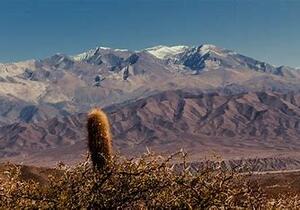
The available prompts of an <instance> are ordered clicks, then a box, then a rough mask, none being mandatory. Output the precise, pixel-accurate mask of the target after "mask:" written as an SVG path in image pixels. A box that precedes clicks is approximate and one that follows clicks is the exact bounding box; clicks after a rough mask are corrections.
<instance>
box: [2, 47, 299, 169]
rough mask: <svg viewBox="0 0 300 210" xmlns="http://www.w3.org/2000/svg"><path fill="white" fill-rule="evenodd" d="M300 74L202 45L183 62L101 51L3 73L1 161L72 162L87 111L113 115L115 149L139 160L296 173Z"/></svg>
mask: <svg viewBox="0 0 300 210" xmlns="http://www.w3.org/2000/svg"><path fill="white" fill-rule="evenodd" d="M299 78H300V73H299V71H298V70H296V69H293V68H290V67H285V66H281V67H274V66H272V65H269V64H266V63H264V62H260V61H257V60H254V59H252V58H249V57H246V56H243V55H240V54H237V53H235V52H233V51H230V50H226V49H221V48H217V47H215V46H212V45H202V46H199V47H195V48H185V49H184V50H183V51H180V52H178V53H177V54H172V55H164V56H162V55H161V54H157V52H156V51H155V50H154V52H153V49H152V50H148V51H147V50H145V51H141V52H130V51H120V50H113V49H104V48H97V49H95V50H91V51H89V52H86V53H83V54H81V55H78V56H75V57H70V56H65V55H61V54H57V55H55V56H53V57H50V58H47V59H44V60H34V61H26V62H20V63H14V64H1V65H0V79H1V80H0V89H1V90H0V108H1V109H0V158H1V161H8V160H9V161H13V162H18V163H20V162H23V163H24V164H31V165H39V166H54V165H55V164H56V163H57V162H58V161H64V162H66V163H70V164H73V163H75V162H78V161H80V160H82V159H83V157H84V154H85V151H86V131H85V124H86V113H87V111H88V110H89V109H90V108H92V107H101V108H104V110H105V111H106V112H107V113H108V114H109V118H110V121H111V125H112V132H113V136H114V148H115V151H116V152H120V153H121V154H123V155H127V156H135V155H138V154H140V153H142V152H144V151H146V148H147V147H148V148H150V149H151V150H154V151H156V152H158V153H163V154H166V153H172V152H175V151H177V150H179V149H181V148H183V149H184V150H186V151H187V152H188V153H189V154H190V160H191V161H193V162H197V161H200V162H201V161H202V160H205V159H209V158H210V157H211V156H213V155H214V154H217V155H220V156H222V158H223V159H224V160H225V161H226V164H228V166H230V167H231V166H234V165H236V164H240V163H251V164H252V163H255V165H256V169H255V170H258V171H260V170H282V169H299V168H300V152H299V151H300V142H299V140H300V91H299V90H300V84H299V82H298V81H299Z"/></svg>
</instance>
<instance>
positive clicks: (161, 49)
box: [145, 45, 189, 59]
mask: <svg viewBox="0 0 300 210" xmlns="http://www.w3.org/2000/svg"><path fill="white" fill-rule="evenodd" d="M187 49H189V47H188V46H185V45H178V46H171V47H169V46H164V45H159V46H155V47H151V48H147V49H145V51H146V52H148V53H150V54H152V55H153V56H155V57H157V58H159V59H166V58H169V57H171V56H174V55H178V54H180V53H183V52H184V51H185V50H187Z"/></svg>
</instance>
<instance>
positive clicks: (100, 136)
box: [87, 108, 112, 170]
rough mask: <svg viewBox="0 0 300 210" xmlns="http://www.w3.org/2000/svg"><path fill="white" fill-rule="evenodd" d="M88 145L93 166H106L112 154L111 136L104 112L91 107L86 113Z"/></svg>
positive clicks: (100, 167)
mask: <svg viewBox="0 0 300 210" xmlns="http://www.w3.org/2000/svg"><path fill="white" fill-rule="evenodd" d="M87 130H88V147H89V151H90V154H91V159H92V163H93V166H94V167H95V168H96V169H98V170H99V169H102V168H104V167H105V166H107V163H108V162H109V161H110V159H111V155H112V138H111V133H110V125H109V121H108V118H107V116H106V114H105V113H104V112H103V111H102V110H100V109H97V108H95V109H92V110H91V111H90V113H89V114H88V121H87Z"/></svg>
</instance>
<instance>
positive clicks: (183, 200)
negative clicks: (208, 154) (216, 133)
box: [0, 152, 300, 209]
mask: <svg viewBox="0 0 300 210" xmlns="http://www.w3.org/2000/svg"><path fill="white" fill-rule="evenodd" d="M174 162H176V163H177V164H173V163H174ZM57 170H58V171H59V173H57V174H59V175H57V174H56V175H49V177H48V183H47V184H46V185H42V184H40V183H38V182H37V181H33V180H24V179H22V178H21V171H20V167H18V166H15V165H11V166H10V168H9V170H7V171H5V174H4V175H5V178H3V179H2V180H1V184H0V209H278V208H283V207H285V208H288V209H293V208H295V209H296V208H297V207H298V208H299V207H300V204H299V200H298V198H296V197H294V198H290V197H288V198H282V200H279V201H278V200H277V201H275V200H270V201H269V200H267V199H266V197H265V196H264V194H263V192H262V191H261V189H260V188H259V187H258V185H256V184H255V183H250V182H249V181H247V180H248V179H246V178H245V174H240V173H238V172H236V171H234V170H232V171H228V170H224V169H223V168H222V167H221V166H220V165H218V164H214V165H213V166H212V165H210V164H206V166H205V167H201V169H197V168H195V167H192V166H191V165H190V164H188V163H187V161H186V154H185V153H184V152H178V153H176V154H173V155H171V156H169V157H166V158H164V157H161V156H159V155H155V154H153V153H151V152H148V153H146V154H144V155H142V156H141V157H140V158H135V159H126V158H124V157H120V156H115V157H113V158H112V160H111V162H109V164H108V165H107V167H106V168H104V169H102V170H101V171H97V170H94V168H93V166H92V165H91V164H90V161H89V159H87V160H86V161H84V162H82V163H80V164H78V165H76V166H74V167H68V166H65V165H60V166H59V167H58V168H57Z"/></svg>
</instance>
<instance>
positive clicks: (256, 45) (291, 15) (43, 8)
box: [0, 0, 300, 67]
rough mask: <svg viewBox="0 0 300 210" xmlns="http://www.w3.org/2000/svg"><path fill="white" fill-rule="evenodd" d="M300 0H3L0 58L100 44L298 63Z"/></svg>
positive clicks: (38, 55) (11, 59)
mask: <svg viewBox="0 0 300 210" xmlns="http://www.w3.org/2000/svg"><path fill="white" fill-rule="evenodd" d="M299 9H300V2H296V1H280V0H276V1H270V0H265V1H258V0H253V1H237V0H223V1H221V0H213V1H195V0H184V1H179V0H161V1H149V0H139V1H138V0H128V1H120V0H111V1H108V0H100V1H96V0H74V1H70V0H60V1H58V0H44V1H36V0H27V1H25V0H10V1H8V0H6V1H5V0H4V1H1V3H0V25H1V26H2V29H4V30H2V31H1V36H0V46H1V49H0V62H2V63H5V62H14V61H22V60H28V59H40V58H45V57H48V56H51V55H53V54H55V53H58V52H60V53H63V54H68V55H73V54H78V53H81V52H83V51H85V50H88V49H91V48H95V47H96V46H105V47H111V48H121V49H129V50H140V49H144V48H148V47H153V46H156V45H169V46H172V45H188V46H196V45H200V44H204V43H208V44H214V45H216V46H219V47H222V48H227V49H231V50H234V51H236V52H239V53H241V54H244V55H247V56H250V57H253V58H256V59H258V60H261V61H265V62H268V63H270V64H274V65H277V66H279V65H288V66H292V67H300V61H299V56H298V55H299V54H300V39H299V37H300V27H299V24H298V20H299V19H300V13H299V12H298V11H299Z"/></svg>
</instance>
